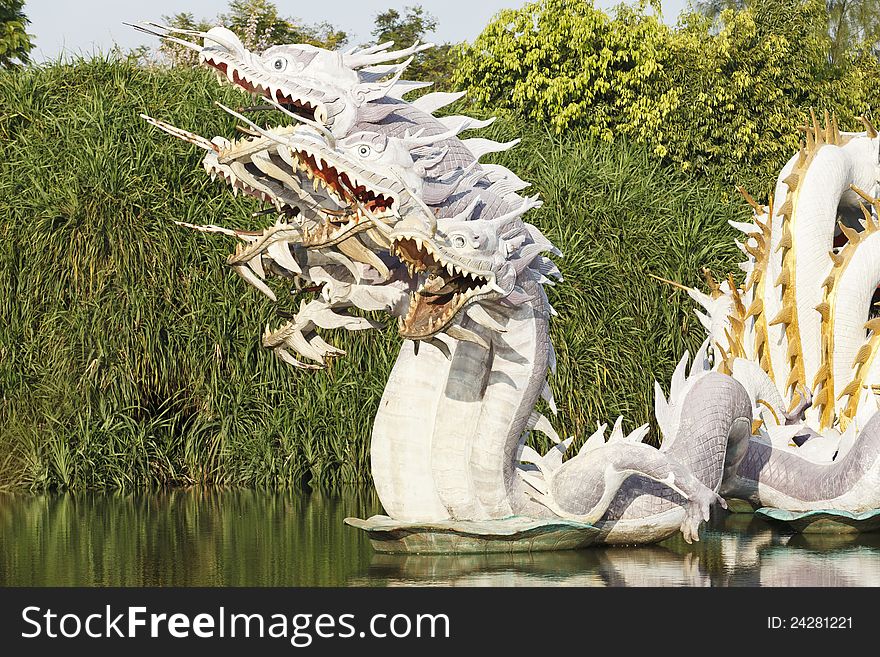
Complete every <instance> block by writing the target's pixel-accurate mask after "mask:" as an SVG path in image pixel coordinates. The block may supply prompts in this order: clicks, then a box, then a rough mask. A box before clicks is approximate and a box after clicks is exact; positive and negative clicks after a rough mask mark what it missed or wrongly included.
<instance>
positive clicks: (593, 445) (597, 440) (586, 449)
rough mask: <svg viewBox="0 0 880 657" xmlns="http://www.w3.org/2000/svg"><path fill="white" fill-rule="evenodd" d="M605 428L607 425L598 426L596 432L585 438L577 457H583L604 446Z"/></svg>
mask: <svg viewBox="0 0 880 657" xmlns="http://www.w3.org/2000/svg"><path fill="white" fill-rule="evenodd" d="M607 428H608V425H607V424H600V425H598V428H597V429H596V431H595V432H593V434H592V435H591V436H590V437H589V438H587V440H586V441H585V442H584V444H583V446H582V447H581V449H580V451H579V452H578V454H577V455H578V456H584V455H586V454H589V453H590V452H592V451H593V450H596V449H599V448H600V447H602V446H603V445H605V429H607Z"/></svg>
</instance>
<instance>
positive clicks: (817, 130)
mask: <svg viewBox="0 0 880 657" xmlns="http://www.w3.org/2000/svg"><path fill="white" fill-rule="evenodd" d="M810 118H811V119H812V120H813V138H814V139H815V140H816V144H817V145H818V146H821V145H822V144H824V143H825V140H824V139H823V138H822V136H823V135H822V128H821V127H820V126H819V119H817V118H816V110H814V109H813V108H812V107H811V108H810Z"/></svg>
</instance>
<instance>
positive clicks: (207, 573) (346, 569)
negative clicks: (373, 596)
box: [0, 491, 880, 586]
mask: <svg viewBox="0 0 880 657" xmlns="http://www.w3.org/2000/svg"><path fill="white" fill-rule="evenodd" d="M379 510H380V509H379V504H378V501H377V500H376V499H375V497H374V496H373V495H372V494H371V493H365V492H362V491H351V492H348V493H346V494H345V495H343V496H339V497H331V496H327V495H323V494H321V493H308V494H307V493H303V492H291V493H265V492H255V491H210V492H209V491H174V492H169V493H160V494H150V495H142V496H101V495H84V496H70V495H65V496H40V497H30V496H8V495H7V496H0V585H3V586H43V585H62V586H63V585H87V586H90V585H99V586H174V585H176V586H346V585H348V586H412V585H416V586H434V585H438V586H521V585H527V586H535V585H553V586H880V533H875V534H862V535H847V536H810V535H791V534H787V533H784V532H782V531H780V530H779V529H778V528H777V527H775V526H771V525H769V524H767V523H766V522H765V521H764V520H761V519H757V518H755V517H753V516H751V515H731V514H726V513H721V514H719V515H718V516H717V517H716V518H714V519H713V522H712V524H711V527H710V529H709V530H708V531H706V533H705V534H704V536H703V540H702V541H700V542H699V543H697V544H694V545H687V544H686V543H684V542H683V541H681V540H680V539H678V538H674V539H671V540H668V541H665V542H664V543H662V544H660V545H655V546H647V547H639V548H620V547H617V548H590V549H586V550H580V551H570V552H548V553H535V554H508V555H505V554H497V555H459V556H452V555H450V556H418V555H412V556H397V555H382V554H375V553H373V552H372V550H371V549H370V546H369V542H368V541H367V539H366V537H365V536H364V535H363V534H362V533H360V532H358V531H357V530H355V529H353V528H350V527H346V526H344V525H343V522H342V520H343V518H344V517H346V516H349V515H356V516H360V517H366V516H369V515H371V514H373V513H377V512H378V511H379Z"/></svg>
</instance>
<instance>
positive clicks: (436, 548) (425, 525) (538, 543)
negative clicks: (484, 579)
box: [345, 516, 600, 554]
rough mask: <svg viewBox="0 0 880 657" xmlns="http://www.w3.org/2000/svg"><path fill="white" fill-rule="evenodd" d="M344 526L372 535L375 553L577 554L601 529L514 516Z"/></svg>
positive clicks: (374, 520)
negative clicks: (557, 551)
mask: <svg viewBox="0 0 880 657" xmlns="http://www.w3.org/2000/svg"><path fill="white" fill-rule="evenodd" d="M345 523H346V524H347V525H350V526H352V527H356V528H358V529H362V530H364V531H365V532H367V533H368V534H369V536H370V543H371V544H372V546H373V549H374V550H376V552H385V553H397V554H402V553H406V554H479V553H488V552H544V551H549V550H574V549H578V548H583V547H587V546H589V545H592V544H593V543H594V542H595V541H596V540H597V539H598V536H599V534H600V531H599V530H598V529H597V528H596V527H593V526H592V525H586V524H582V523H578V522H570V521H567V520H561V519H556V520H537V519H535V518H524V517H519V516H512V517H510V518H503V519H501V520H484V521H456V520H446V521H441V522H421V523H418V522H416V523H411V522H400V521H398V520H394V519H393V518H389V517H388V516H373V517H371V518H369V519H367V520H361V519H360V518H346V519H345Z"/></svg>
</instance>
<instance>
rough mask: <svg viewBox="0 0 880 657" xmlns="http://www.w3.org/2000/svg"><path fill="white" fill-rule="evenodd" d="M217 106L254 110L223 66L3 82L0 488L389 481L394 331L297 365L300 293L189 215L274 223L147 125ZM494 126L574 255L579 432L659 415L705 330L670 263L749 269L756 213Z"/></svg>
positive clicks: (678, 268)
mask: <svg viewBox="0 0 880 657" xmlns="http://www.w3.org/2000/svg"><path fill="white" fill-rule="evenodd" d="M216 99H220V100H221V101H224V102H226V103H231V104H233V105H236V104H240V103H241V100H242V98H241V96H240V95H239V94H238V93H237V92H235V91H233V90H228V89H227V90H224V89H221V88H219V87H218V86H217V84H216V83H215V82H214V80H213V78H211V77H210V76H209V75H206V74H204V73H203V72H201V71H186V70H173V71H159V70H147V69H141V68H137V67H135V66H133V65H132V64H130V63H127V62H124V61H113V60H102V59H95V60H83V61H79V62H76V63H75V64H64V65H61V64H56V65H50V66H45V67H40V68H34V69H27V70H24V71H20V72H16V73H11V72H3V73H2V74H0V143H2V144H3V149H2V153H0V487H6V488H21V487H26V488H31V489H55V488H58V489H74V490H75V489H95V488H115V489H137V488H144V487H153V486H162V485H189V484H221V485H247V486H271V487H277V486H285V485H297V484H300V483H302V482H303V481H306V480H311V481H313V482H317V483H320V484H321V485H324V486H331V487H332V486H339V485H341V484H342V483H363V482H367V481H369V435H370V427H371V423H372V417H373V414H374V412H375V409H376V406H377V404H378V400H379V397H380V395H381V392H382V389H383V387H384V384H385V381H386V379H387V375H388V372H389V370H390V367H391V364H392V363H393V360H394V358H395V356H396V353H397V348H398V343H399V339H398V338H397V337H396V335H395V332H394V330H393V329H389V330H388V331H385V332H384V333H383V332H380V333H378V334H377V333H371V334H366V333H356V334H342V333H338V334H334V333H332V332H331V333H330V336H329V339H330V340H331V341H333V342H335V343H336V344H338V345H339V346H341V347H342V348H344V349H346V350H347V351H348V355H347V356H346V357H344V358H342V359H341V360H339V361H338V362H336V363H335V364H334V365H333V367H332V369H330V370H328V371H325V372H320V373H310V372H301V371H295V370H293V369H291V368H290V367H288V366H286V365H284V364H283V363H281V362H280V361H278V360H277V359H275V358H273V357H272V355H271V354H270V353H268V352H266V351H264V350H263V349H262V348H261V347H260V346H259V334H260V332H261V330H262V327H263V326H264V325H265V324H266V323H267V322H268V323H271V324H273V325H274V324H277V323H279V322H280V321H281V320H280V319H279V318H278V317H277V311H278V310H279V309H283V310H290V309H291V308H292V307H294V304H298V300H296V299H293V298H291V299H288V300H286V301H282V302H281V304H280V306H281V307H280V308H278V307H275V306H274V305H273V304H271V303H269V302H268V301H267V300H265V299H264V298H262V297H261V295H259V293H257V292H256V291H254V290H253V289H251V288H250V287H249V286H247V285H246V284H245V283H244V282H243V281H241V280H240V279H239V278H238V277H236V276H235V275H234V274H233V273H232V272H231V271H229V270H228V268H226V267H225V265H224V262H225V256H226V254H227V253H228V252H229V251H230V250H231V248H232V245H231V244H230V243H229V242H228V241H224V239H222V238H217V237H208V236H204V235H201V234H197V233H193V232H189V231H185V230H183V229H180V228H178V227H176V226H175V225H174V224H173V223H172V220H181V221H188V222H193V223H226V224H227V225H235V226H242V225H247V224H250V225H252V226H253V227H259V226H260V225H261V224H265V223H268V222H270V221H272V220H271V219H266V218H262V219H248V215H249V214H250V213H251V212H252V211H254V210H255V209H258V208H257V206H256V205H255V204H254V203H253V202H252V201H250V200H248V199H244V198H238V199H236V198H234V197H233V196H232V195H231V194H230V193H228V191H227V190H226V189H224V188H223V186H222V185H220V184H219V183H211V182H210V180H209V179H208V178H207V176H205V175H204V172H203V171H202V169H201V166H200V155H199V154H198V153H196V152H194V150H195V149H193V148H191V147H189V146H187V145H186V144H184V143H183V142H180V141H178V140H174V139H172V138H170V137H167V136H165V135H163V134H161V133H159V132H158V131H156V130H153V129H151V128H149V126H147V125H146V124H144V123H143V122H142V121H141V120H140V119H139V118H138V114H139V113H140V112H146V113H148V114H151V115H153V116H157V117H159V118H163V119H165V120H169V121H171V122H173V123H175V124H176V125H179V126H181V127H185V128H188V129H192V130H194V131H195V132H198V133H200V134H203V135H207V136H213V135H215V134H222V135H227V136H229V135H232V134H234V126H233V124H232V123H231V122H230V121H229V120H228V117H227V116H226V115H225V114H224V113H223V112H222V111H220V110H219V109H217V108H215V107H214V106H213V101H214V100H216ZM489 132H490V133H492V134H491V136H494V137H496V138H506V139H509V138H511V137H514V136H519V135H520V134H521V133H522V135H523V136H524V143H523V144H522V145H521V146H519V147H518V148H516V149H514V150H513V151H510V152H508V153H505V154H501V155H499V156H498V157H497V161H499V162H502V163H504V164H506V165H508V166H509V167H510V168H511V169H513V170H514V171H516V172H517V173H518V174H519V175H520V176H521V177H523V178H524V179H527V180H531V181H532V182H533V183H534V189H535V190H536V191H539V192H541V194H542V195H543V197H544V199H545V206H544V207H543V208H542V209H540V210H539V211H537V212H535V213H534V216H533V221H534V222H535V223H537V224H538V225H539V226H540V227H541V228H542V230H544V231H545V233H546V234H547V235H548V237H550V238H551V239H552V240H553V241H554V242H555V243H556V244H557V245H559V246H560V247H561V248H562V250H563V251H564V252H565V255H566V257H565V259H563V260H562V261H561V262H560V266H561V268H562V271H563V274H564V275H565V276H566V280H565V282H564V283H562V284H560V285H559V286H558V287H557V288H555V289H554V290H552V291H551V294H550V296H551V301H552V303H553V305H554V306H555V307H556V309H557V310H558V312H559V314H560V317H559V318H557V319H556V320H554V326H553V337H554V342H555V344H556V348H557V352H558V357H559V371H558V372H557V374H556V376H555V377H553V378H552V380H551V384H552V385H553V387H554V390H555V393H556V398H557V401H558V402H559V404H560V417H559V419H558V421H557V424H558V425H559V429H560V431H562V432H565V433H569V434H571V433H574V434H576V435H579V436H584V434H585V433H587V432H588V431H589V430H590V428H591V427H592V426H593V423H594V421H595V420H596V419H603V420H604V419H613V418H614V417H615V416H616V415H617V414H619V413H622V414H624V415H626V416H627V417H628V418H630V420H631V421H632V422H634V423H641V422H643V421H646V420H647V419H648V417H649V415H650V411H649V409H650V408H651V407H652V404H653V401H652V399H653V396H652V395H653V393H652V390H651V386H652V381H653V379H654V377H657V378H658V380H660V381H665V380H666V379H667V378H668V376H669V373H670V372H671V368H672V366H673V365H674V362H675V361H676V360H677V359H678V357H679V355H680V353H681V351H682V350H683V349H684V348H685V347H686V346H687V347H691V348H693V347H694V346H695V345H697V344H699V342H700V341H701V333H702V332H701V329H700V328H699V326H698V325H697V324H696V322H695V319H694V317H693V314H692V313H691V303H690V302H689V301H688V300H687V298H686V297H684V296H683V295H682V294H681V293H680V292H677V291H675V290H674V289H672V288H669V287H664V286H662V285H660V284H658V283H657V282H656V281H655V280H653V279H651V278H649V276H648V274H655V275H658V276H663V277H666V278H671V279H675V280H679V281H681V282H683V283H685V284H697V283H698V281H699V270H700V267H702V266H709V267H711V268H713V269H714V270H715V271H716V272H719V273H722V274H724V273H726V272H728V271H732V270H734V269H735V264H734V263H735V262H736V257H735V248H734V247H733V242H732V237H733V235H732V231H731V230H730V229H729V228H728V227H727V225H726V219H728V218H733V217H737V218H742V216H743V215H745V214H746V213H745V211H744V209H743V208H742V205H741V204H738V203H735V202H723V201H721V200H720V199H721V198H722V195H721V194H719V193H718V192H716V191H714V188H713V187H712V186H711V184H709V183H707V182H695V181H690V180H687V179H685V178H682V177H681V176H679V175H677V174H675V173H673V172H670V171H668V170H666V169H664V168H662V167H660V166H658V165H657V164H656V163H655V162H654V161H652V159H651V158H650V156H648V155H647V154H645V153H644V152H642V151H641V150H638V149H632V148H628V147H626V146H622V145H600V144H595V143H592V142H590V141H582V140H580V139H578V138H577V136H570V137H568V138H566V139H564V140H559V139H551V138H550V137H549V136H548V135H546V134H544V133H542V132H541V131H540V130H538V129H535V128H531V127H530V126H525V125H521V124H518V123H517V122H516V121H513V120H505V121H500V122H498V123H497V124H496V125H495V126H493V128H492V129H491V131H489ZM325 337H326V336H325ZM426 375H430V374H429V373H426Z"/></svg>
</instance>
